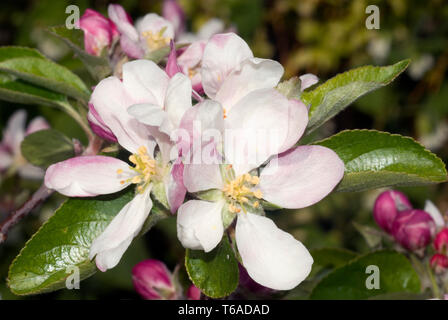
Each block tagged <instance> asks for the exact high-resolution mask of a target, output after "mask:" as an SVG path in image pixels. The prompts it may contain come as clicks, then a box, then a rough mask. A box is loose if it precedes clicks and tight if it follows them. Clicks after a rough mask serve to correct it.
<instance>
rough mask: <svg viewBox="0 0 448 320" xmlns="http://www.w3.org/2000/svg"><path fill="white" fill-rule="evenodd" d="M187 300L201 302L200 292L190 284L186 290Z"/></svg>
mask: <svg viewBox="0 0 448 320" xmlns="http://www.w3.org/2000/svg"><path fill="white" fill-rule="evenodd" d="M187 298H188V300H201V290H199V289H198V288H197V287H196V286H195V285H194V284H192V285H191V286H190V287H189V288H188V290H187Z"/></svg>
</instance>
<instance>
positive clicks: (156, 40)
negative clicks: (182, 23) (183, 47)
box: [142, 27, 170, 50]
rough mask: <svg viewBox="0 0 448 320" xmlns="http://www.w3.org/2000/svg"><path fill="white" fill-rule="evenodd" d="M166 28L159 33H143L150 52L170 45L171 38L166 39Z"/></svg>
mask: <svg viewBox="0 0 448 320" xmlns="http://www.w3.org/2000/svg"><path fill="white" fill-rule="evenodd" d="M165 30H166V27H164V28H162V29H160V31H159V32H158V33H155V32H152V31H143V32H142V36H143V38H145V40H146V44H147V46H148V48H149V49H150V50H156V49H160V48H162V47H165V46H167V45H169V43H170V38H167V37H164V36H163V34H164V33H165Z"/></svg>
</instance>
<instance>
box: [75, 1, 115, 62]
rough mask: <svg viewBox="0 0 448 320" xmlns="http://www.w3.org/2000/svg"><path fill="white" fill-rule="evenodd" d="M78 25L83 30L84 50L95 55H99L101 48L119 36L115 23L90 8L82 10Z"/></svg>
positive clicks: (107, 45)
mask: <svg viewBox="0 0 448 320" xmlns="http://www.w3.org/2000/svg"><path fill="white" fill-rule="evenodd" d="M79 27H80V28H81V29H82V30H83V31H84V48H85V50H86V51H87V52H88V53H90V54H92V55H95V56H99V55H101V52H102V50H103V49H104V48H107V47H109V46H110V45H111V44H112V42H113V41H114V39H116V38H118V36H119V33H118V30H117V28H116V27H115V24H114V23H113V22H112V21H111V20H109V19H107V18H106V17H104V16H103V15H101V14H100V13H98V12H96V11H95V10H92V9H87V10H86V12H84V14H83V16H82V17H81V18H80V19H79Z"/></svg>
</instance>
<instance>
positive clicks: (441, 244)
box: [433, 228, 448, 254]
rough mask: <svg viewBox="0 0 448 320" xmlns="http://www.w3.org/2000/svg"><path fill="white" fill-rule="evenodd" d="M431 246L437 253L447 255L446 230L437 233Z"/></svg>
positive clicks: (447, 234)
mask: <svg viewBox="0 0 448 320" xmlns="http://www.w3.org/2000/svg"><path fill="white" fill-rule="evenodd" d="M433 244H434V249H435V250H436V251H437V252H440V253H444V254H448V228H443V229H442V230H440V231H439V232H438V233H437V235H436V237H435V238H434V243H433Z"/></svg>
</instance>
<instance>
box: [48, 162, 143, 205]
mask: <svg viewBox="0 0 448 320" xmlns="http://www.w3.org/2000/svg"><path fill="white" fill-rule="evenodd" d="M118 170H123V173H121V174H119V173H118ZM134 175H135V174H134V172H133V171H131V170H130V169H129V165H128V164H127V163H126V162H124V161H121V160H118V159H115V158H112V157H105V156H83V157H75V158H71V159H68V160H65V161H62V162H58V163H56V164H53V165H51V166H50V167H48V169H47V171H46V173H45V185H46V186H47V188H49V189H53V190H56V191H57V192H59V193H62V194H63V195H65V196H68V197H94V196H97V195H100V194H109V193H114V192H117V191H120V190H123V189H124V188H126V187H127V186H128V185H129V184H130V183H129V182H126V181H125V180H127V179H129V178H131V177H132V176H134ZM121 181H124V182H123V183H121Z"/></svg>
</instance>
